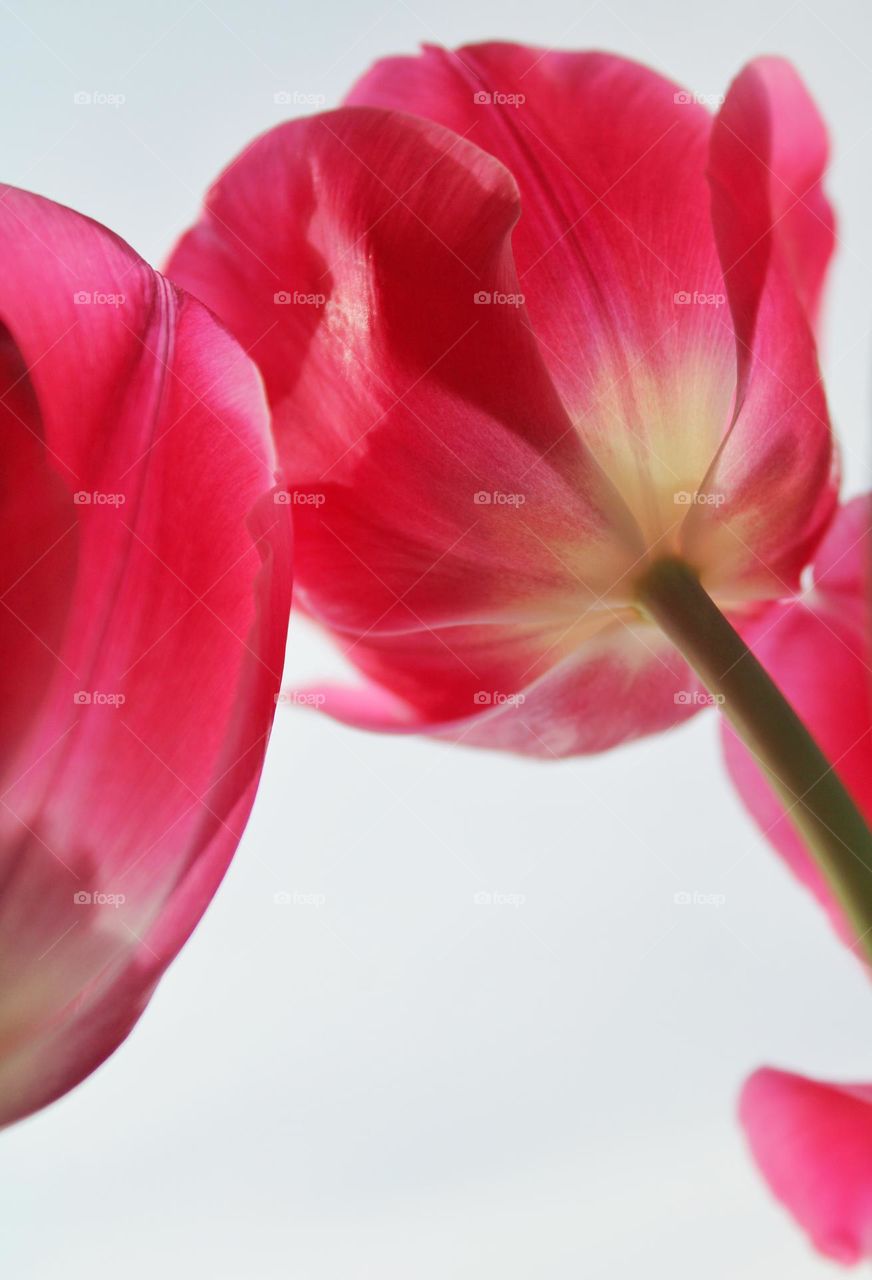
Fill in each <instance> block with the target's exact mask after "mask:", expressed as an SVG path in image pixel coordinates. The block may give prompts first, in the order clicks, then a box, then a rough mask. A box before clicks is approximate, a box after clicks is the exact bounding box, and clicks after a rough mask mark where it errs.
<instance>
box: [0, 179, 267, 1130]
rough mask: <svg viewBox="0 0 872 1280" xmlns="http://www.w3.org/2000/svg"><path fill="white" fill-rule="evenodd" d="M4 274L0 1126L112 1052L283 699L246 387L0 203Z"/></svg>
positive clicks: (152, 308) (188, 924)
mask: <svg viewBox="0 0 872 1280" xmlns="http://www.w3.org/2000/svg"><path fill="white" fill-rule="evenodd" d="M0 252H2V257H3V265H4V269H3V275H2V280H0V313H2V316H3V320H4V324H5V340H4V345H3V348H2V352H3V356H4V360H3V364H2V375H3V378H4V384H5V385H4V388H3V390H4V391H5V392H6V395H4V396H3V406H4V410H5V421H4V440H5V448H6V450H7V457H8V458H9V460H10V465H11V467H12V472H13V475H14V476H16V478H17V479H19V480H21V481H22V482H24V481H26V482H27V483H28V484H29V485H30V486H31V487H32V491H33V494H34V504H33V508H32V509H31V510H30V511H29V512H22V510H21V502H20V498H19V497H18V494H17V491H16V488H15V487H13V488H12V490H11V492H9V493H8V494H7V493H4V495H3V501H2V503H0V519H2V521H3V522H4V525H5V527H6V529H7V531H9V532H10V533H14V535H15V538H14V541H13V545H15V548H16V550H15V555H14V558H13V560H12V563H11V565H10V564H7V566H5V568H4V581H3V588H4V592H3V596H2V602H3V609H2V611H0V631H2V639H3V651H4V655H6V658H7V661H6V662H5V663H4V667H5V668H6V669H5V670H4V680H8V681H9V684H10V685H11V686H12V694H13V696H12V700H11V702H10V703H9V704H7V702H6V699H5V696H4V699H3V708H4V711H6V712H9V714H8V715H7V716H6V718H5V720H4V729H3V733H4V747H5V748H6V753H5V759H4V769H3V779H2V791H3V795H2V808H0V961H2V968H3V971H4V973H6V974H7V975H8V982H7V984H6V985H5V987H4V990H3V992H2V994H0V1123H3V1122H9V1121H11V1120H14V1119H17V1118H19V1117H21V1116H23V1115H26V1114H27V1113H28V1112H30V1111H32V1110H34V1109H36V1108H37V1107H40V1106H43V1105H45V1104H46V1103H47V1102H49V1101H51V1100H52V1099H53V1098H55V1097H57V1096H58V1095H59V1094H60V1093H62V1092H64V1091H65V1090H67V1089H69V1088H70V1087H71V1086H72V1085H74V1084H75V1083H76V1082H77V1081H78V1080H80V1079H81V1078H82V1077H83V1076H84V1075H86V1074H87V1073H88V1072H89V1071H91V1070H92V1069H93V1068H94V1067H95V1066H96V1065H97V1064H98V1063H99V1062H100V1061H102V1059H103V1058H105V1057H106V1056H107V1054H109V1053H111V1052H112V1050H113V1049H114V1048H115V1047H116V1046H117V1044H118V1043H119V1041H120V1040H121V1039H122V1038H123V1037H124V1035H126V1034H127V1032H128V1031H129V1029H130V1027H131V1026H132V1025H133V1023H134V1022H135V1021H136V1019H137V1017H138V1016H139V1014H140V1013H141V1011H142V1008H143V1007H144V1005H145V1003H146V1001H147V999H148V997H149V995H150V993H151V990H152V989H153V987H154V985H155V983H156V981H157V980H158V978H159V977H160V975H161V973H162V972H163V970H164V969H165V967H166V966H167V964H168V963H169V962H170V960H172V958H173V956H174V955H175V954H176V952H177V951H178V949H179V947H180V946H181V945H182V943H183V942H184V940H185V938H186V937H187V935H188V934H189V933H190V931H191V929H192V928H193V927H194V925H195V924H196V922H197V920H198V919H199V917H200V915H201V914H202V911H203V910H204V908H205V906H206V905H207V904H208V901H209V899H210V897H211V895H212V893H213V892H214V890H215V888H216V886H217V884H218V882H219V881H220V879H221V876H222V874H223V872H224V870H225V869H226V866H227V864H228V862H229V860H230V857H231V856H232V854H233V851H234V849H235V847H236V844H237V842H238V840H239V838H240V836H241V834H242V831H243V828H244V825H245V821H246V818H247V816H248V812H249V809H250V807H251V803H252V800H253V798H254V791H255V787H256V783H257V779H258V776H259V773H260V769H261V764H262V761H263V754H264V749H265V745H266V740H267V737H268V735H269V731H270V726H271V722H272V716H273V712H274V695H275V692H276V691H277V690H278V687H279V683H280V677H281V664H282V657H283V648H284V636H285V630H286V624H287V614H288V608H289V592H290V530H289V521H288V512H287V509H286V507H285V506H283V505H280V504H276V503H275V502H274V501H273V489H274V487H275V478H274V459H273V456H272V450H271V444H270V440H269V419H268V413H267V409H266V405H265V402H264V398H263V394H262V389H261V385H260V380H259V378H258V375H257V372H256V370H255V369H254V366H253V365H252V363H251V362H250V361H249V360H248V359H247V358H246V357H245V355H244V354H243V352H242V351H241V350H240V349H239V348H238V346H237V345H236V343H235V342H234V341H233V339H231V338H230V337H229V335H228V334H227V333H226V331H225V330H223V329H222V328H221V327H220V326H219V325H218V324H217V323H216V321H215V320H214V319H213V318H212V317H211V316H210V315H209V314H208V312H207V311H206V310H205V308H204V307H203V306H202V305H201V304H200V303H199V302H196V301H194V300H193V299H191V298H189V297H186V296H185V295H184V294H181V293H180V292H179V291H178V290H176V289H175V288H174V287H173V286H171V285H170V284H168V282H167V281H166V280H164V279H163V278H162V277H161V276H159V275H158V274H157V273H156V272H154V271H152V270H151V269H150V268H149V267H148V266H147V265H146V264H145V263H144V262H143V261H142V260H141V259H140V258H138V257H137V256H136V254H134V253H133V251H132V250H131V249H129V248H128V246H126V245H125V244H124V243H123V242H122V241H120V240H119V239H118V238H117V237H115V236H113V235H112V234H111V233H110V232H108V231H106V230H105V228H102V227H100V226H99V225H97V224H96V223H94V222H91V221H90V220H89V219H87V218H84V217H81V216H80V215H78V214H75V213H73V212H71V211H70V210H68V209H64V208H62V207H60V206H58V205H55V204H52V203H51V202H49V201H46V200H42V199H40V198H39V197H36V196H32V195H28V194H26V193H24V192H19V191H15V190H11V189H8V188H7V189H5V190H4V191H3V197H2V200H0ZM34 660H36V662H35V670H36V671H38V673H39V687H36V685H35V683H34V681H33V680H31V681H30V682H29V683H26V684H23V687H22V689H19V690H18V691H17V692H16V689H15V683H16V678H17V673H18V672H19V671H25V672H26V671H27V670H28V669H30V670H33V669H34V668H32V667H31V663H33V662H34ZM9 671H12V672H13V673H15V675H14V676H13V677H11V678H10V676H9Z"/></svg>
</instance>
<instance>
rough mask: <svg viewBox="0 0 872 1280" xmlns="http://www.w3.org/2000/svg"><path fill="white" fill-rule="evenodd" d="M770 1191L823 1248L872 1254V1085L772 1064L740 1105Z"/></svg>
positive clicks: (855, 1257) (830, 1252)
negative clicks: (822, 1079) (832, 1080)
mask: <svg viewBox="0 0 872 1280" xmlns="http://www.w3.org/2000/svg"><path fill="white" fill-rule="evenodd" d="M740 1114H741V1119H742V1124H743V1125H744V1127H745V1131H746V1133H747V1135H748V1140H749V1142H750V1144H751V1150H752V1151H753V1153H754V1157H755V1159H756V1161H757V1163H758V1165H759V1166H760V1169H761V1171H762V1173H763V1176H764V1177H765V1178H766V1181H767V1182H768V1183H769V1186H770V1187H771V1189H772V1191H773V1193H774V1194H775V1195H776V1196H777V1197H778V1199H779V1200H780V1201H781V1203H782V1204H783V1205H784V1206H785V1208H786V1209H788V1210H789V1211H790V1213H791V1214H793V1216H794V1218H796V1220H797V1222H798V1223H799V1224H800V1226H801V1227H802V1228H803V1229H804V1230H805V1231H806V1232H808V1235H809V1236H810V1238H811V1241H812V1243H813V1244H814V1245H815V1247H816V1248H817V1249H819V1250H820V1251H821V1253H823V1254H826V1256H827V1257H829V1258H834V1259H835V1260H836V1261H837V1262H843V1263H848V1264H850V1263H855V1262H859V1261H860V1259H861V1258H862V1257H864V1256H869V1254H870V1253H872V1085H868V1084H867V1085H833V1084H824V1083H819V1082H818V1081H816V1080H809V1079H806V1078H805V1077H804V1076H797V1075H793V1074H791V1073H789V1072H786V1071H775V1070H772V1069H771V1068H767V1069H765V1070H762V1071H757V1072H755V1073H754V1075H752V1076H751V1077H750V1079H749V1080H748V1081H747V1082H746V1084H745V1087H744V1090H743V1092H742V1100H741V1106H740Z"/></svg>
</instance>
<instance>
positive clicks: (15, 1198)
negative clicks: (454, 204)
mask: <svg viewBox="0 0 872 1280" xmlns="http://www.w3.org/2000/svg"><path fill="white" fill-rule="evenodd" d="M494 36H499V37H503V38H514V39H519V40H526V41H529V42H534V43H538V44H541V45H558V46H562V47H568V48H569V47H582V46H601V47H605V48H610V49H615V50H619V51H622V52H624V53H627V54H630V55H633V56H635V57H637V58H640V59H643V60H645V61H648V62H650V63H653V64H654V65H656V66H658V67H660V68H662V69H664V70H666V71H669V72H671V73H672V74H674V75H675V76H676V77H677V78H679V79H681V80H683V81H684V82H685V83H686V84H687V85H688V87H690V88H692V89H694V90H696V91H698V92H700V93H720V92H723V90H724V88H725V86H726V84H727V82H728V80H729V78H730V77H731V76H732V75H733V74H734V73H735V72H736V71H737V70H738V68H739V66H740V65H741V64H742V62H743V61H744V60H745V59H747V58H748V57H749V56H751V55H753V54H756V53H759V52H763V51H773V52H782V53H785V54H787V55H789V56H791V57H792V58H793V59H794V60H795V61H796V63H797V64H798V66H799V67H800V69H801V71H802V72H803V73H804V74H805V76H806V77H807V79H808V81H809V82H810V84H811V86H812V88H813V90H814V91H815V93H816V94H817V96H818V99H819V101H820V102H821V104H822V105H823V108H824V110H825V113H826V115H827V117H828V119H829V121H830V122H831V125H832V131H833V136H834V139H835V145H836V156H835V165H834V169H833V178H832V190H833V192H834V193H835V196H836V199H837V202H838V207H839V210H840V215H841V240H842V243H841V248H840V253H839V258H838V264H837V267H836V274H835V282H834V287H833V289H832V291H831V295H830V306H829V320H828V326H827V342H826V353H825V355H826V364H827V372H828V377H829V384H830V391H831V398H832V404H833V409H834V417H835V420H836V422H837V425H838V428H839V431H840V433H841V435H842V439H843V442H844V444H845V448H846V474H847V479H848V483H849V489H850V490H851V491H852V492H854V491H857V490H858V489H859V488H861V487H862V486H863V485H865V484H868V483H869V481H870V475H869V467H868V465H867V461H868V460H867V446H866V435H867V430H868V423H869V417H870V415H869V399H870V395H869V385H868V384H869V378H868V373H867V369H868V364H869V353H870V346H872V341H870V333H869V328H870V314H872V296H870V282H872V199H870V197H872V191H870V173H872V166H870V153H872V115H870V107H872V65H870V64H872V47H870V44H872V42H870V21H869V16H868V6H867V5H866V4H865V3H864V2H863V0H857V2H856V3H853V4H852V3H840V2H839V0H814V3H813V4H808V3H805V2H804V0H799V3H790V0H778V2H777V3H776V2H775V0H739V2H736V0H733V2H731V3H729V4H717V5H712V4H709V5H707V6H706V5H702V4H700V3H699V2H698V0H659V2H658V3H656V4H652V3H651V2H650V0H608V2H606V0H600V2H599V3H593V4H590V5H589V6H587V7H585V4H584V0H580V3H576V2H574V0H535V3H532V4H531V3H529V0H526V2H525V3H507V2H506V0H476V2H475V3H470V0H447V2H438V3H437V0H412V2H411V3H407V0H396V2H395V3H389V2H383V0H376V2H375V3H365V4H352V3H351V0H317V2H315V3H305V4H302V3H300V4H296V5H291V4H288V3H279V2H278V0H276V2H275V3H266V2H263V0H262V2H260V3H255V2H253V0H209V3H206V2H205V0H193V3H190V4H189V3H186V0H149V2H148V3H128V4H118V3H117V0H116V3H110V2H109V0H94V2H93V3H90V4H85V3H70V2H69V0H67V2H61V0H57V2H55V3H47V2H46V0H42V2H41V3H26V2H25V0H8V2H7V0H0V50H2V52H0V59H2V75H0V99H2V105H3V112H2V139H3V146H2V174H0V176H2V178H3V179H5V180H7V181H10V182H13V183H16V184H18V185H20V186H25V187H30V188H32V189H35V190H36V191H39V192H42V193H44V194H46V195H49V196H52V197H54V198H55V199H57V200H61V201H63V202H65V203H68V204H71V205H73V206H75V207H77V208H79V209H81V210H83V211H84V212H87V213H90V214H92V215H94V216H95V217H97V218H99V219H101V220H103V221H104V222H106V223H108V225H109V226H111V227H113V228H114V229H115V230H117V231H118V232H120V233H121V235H123V236H124V237H126V238H127V239H128V240H129V241H131V242H132V243H133V244H134V245H135V246H136V247H137V248H138V249H139V250H140V251H141V252H142V253H143V254H144V255H145V256H147V257H149V258H150V259H151V260H152V261H155V262H158V263H159V262H160V261H161V260H162V259H163V258H164V256H165V253H166V251H167V250H168V248H169V246H170V244H171V243H172V240H173V238H174V236H175V235H176V234H177V233H178V232H179V231H180V230H181V229H182V228H183V227H184V226H185V225H186V223H187V222H189V221H190V220H191V219H192V218H193V216H194V214H195V211H196V208H197V205H198V201H199V198H200V196H201V194H202V192H203V190H204V188H205V187H206V185H207V183H208V182H209V180H210V179H211V178H212V177H213V176H214V175H215V174H216V173H217V171H218V170H219V168H220V167H221V166H223V165H224V164H225V163H226V162H227V161H228V159H229V158H230V157H231V156H232V155H233V154H234V153H235V152H236V151H237V149H238V148H239V147H241V146H242V145H243V144H244V143H246V142H247V141H248V140H249V139H250V138H251V136H252V135H254V134H255V133H257V132H259V131H261V130H263V129H265V128H267V127H268V126H270V125H271V124H273V123H275V122H277V121H278V120H279V119H281V118H282V117H283V115H285V114H287V113H288V111H287V109H286V108H282V107H279V106H276V105H275V102H274V94H275V93H276V92H277V91H280V90H286V91H288V92H291V93H293V92H296V93H298V94H322V95H324V99H325V102H326V104H327V105H328V106H329V105H334V104H335V103H337V102H338V100H339V98H340V97H341V95H342V93H343V92H344V90H345V89H346V87H347V86H348V85H349V84H350V82H351V80H352V79H353V78H354V77H355V76H356V75H357V74H358V73H359V72H360V71H362V70H363V69H364V68H365V67H366V66H367V64H368V63H369V62H370V61H371V60H372V59H374V58H375V57H377V56H379V55H381V54H385V53H390V52H395V51H407V50H411V49H413V48H414V47H415V45H416V44H417V43H418V42H419V41H420V40H434V41H439V42H442V43H446V44H456V43H461V42H464V41H469V40H473V39H477V38H485V37H494ZM82 91H83V92H91V93H94V92H97V93H106V94H123V95H125V102H124V103H123V105H120V106H116V107H112V106H98V105H93V104H92V105H90V106H74V104H73V97H74V94H75V93H76V92H82ZM304 109H308V108H304ZM335 667H336V661H335V659H334V657H333V655H332V653H331V651H330V649H329V647H328V646H327V644H326V643H325V642H324V641H322V640H321V639H320V638H319V637H317V636H314V635H312V634H311V633H309V632H307V631H306V630H305V629H304V627H302V626H301V625H300V624H299V623H296V624H295V627H294V631H293V639H292V644H291V651H290V655H289V672H290V674H291V675H292V676H293V677H297V676H300V675H315V674H323V673H324V672H325V671H328V670H332V669H334V668H335ZM281 890H287V891H289V892H290V893H294V892H297V893H300V894H306V893H308V894H318V895H323V897H324V899H325V900H324V901H323V903H322V904H321V905H319V906H313V905H277V904H276V903H275V902H274V894H275V893H276V892H277V891H281ZM682 890H688V891H694V890H696V891H699V892H701V893H716V894H721V895H723V896H724V898H725V902H724V903H723V905H721V906H719V907H714V906H696V907H694V906H678V905H676V904H675V901H674V895H675V894H676V892H680V891H682ZM478 891H490V892H498V893H503V894H522V895H524V902H523V903H522V904H521V905H520V906H515V907H510V906H503V907H487V906H479V905H476V904H475V903H474V901H473V898H474V894H475V893H476V892H478ZM761 1062H770V1063H776V1064H780V1065H785V1066H792V1067H795V1068H797V1069H800V1070H805V1071H809V1072H811V1073H820V1074H822V1075H827V1074H831V1075H833V1076H843V1077H856V1078H859V1079H864V1078H865V1079H872V995H870V992H869V990H868V987H867V984H866V982H865V980H864V978H863V976H862V974H861V971H860V967H859V965H858V964H857V963H856V961H854V960H853V959H852V958H851V957H850V956H848V955H847V954H845V953H844V952H843V951H842V949H841V948H840V946H839V945H838V944H837V943H836V942H835V941H834V939H833V938H832V936H831V935H830V933H829V931H828V928H827V926H826V925H825V923H824V922H823V920H822V919H821V917H820V915H819V913H818V911H817V910H816V909H815V907H814V906H813V905H812V904H811V903H810V902H809V901H808V900H807V899H806V897H805V896H804V895H803V894H802V892H801V891H800V890H799V889H797V888H796V887H795V886H794V884H793V883H792V882H791V880H790V879H789V877H788V876H787V874H786V873H785V872H784V871H783V870H782V868H781V866H780V865H779V864H778V862H777V861H776V859H775V857H774V856H773V855H772V854H771V853H770V851H769V850H768V849H767V848H766V847H765V846H764V844H763V842H762V841H761V840H760V839H759V838H758V837H757V836H756V834H755V832H754V831H753V830H752V828H751V826H750V823H749V822H748V820H747V819H746V817H745V816H744V814H743V813H742V812H741V811H740V809H739V806H738V804H737V802H736V800H735V798H734V797H733V795H732V794H731V791H730V788H729V786H728V783H727V781H726V779H725V777H724V774H723V772H722V770H721V765H720V759H719V752H718V742H717V732H716V723H715V720H714V718H713V716H712V715H711V714H710V715H708V716H702V717H700V718H699V719H698V720H697V721H696V722H694V723H693V724H691V725H690V726H689V727H686V728H684V729H682V730H681V731H679V732H676V733H673V734H672V735H669V736H667V737H664V738H661V739H659V740H657V741H654V742H648V743H645V744H642V745H638V746H634V747H631V748H629V749H624V750H621V751H619V752H616V753H613V754H611V755H609V756H608V757H605V758H600V759H593V760H590V761H579V762H576V763H567V764H562V765H550V766H549V765H538V766H537V765H535V764H525V763H519V762H516V761H513V760H510V759H504V758H500V757H496V756H488V755H485V754H475V753H473V752H471V751H462V750H456V751H455V750H452V749H450V748H445V747H440V746H435V745H432V744H430V743H427V742H424V741H409V740H406V739H404V740H400V741H396V740H394V741H392V740H390V739H379V738H377V737H365V736H362V735H358V734H353V733H351V732H350V731H347V730H343V729H341V728H338V727H336V726H334V725H332V724H330V723H329V722H328V721H326V720H321V719H319V718H318V717H317V716H316V715H311V714H306V713H305V712H299V711H293V710H291V709H290V708H287V707H283V708H281V709H280V714H279V716H278V723H277V728H276V733H275V736H274V739H273V743H272V746H271V749H270V754H269V759H268V764H267V770H266V777H265V781H264V786H263V789H262V792H261V795H260V798H259V800H258V804H257V808H256V811H255V815H254V818H253V820H252V823H251V826H250V828H249V831H248V834H247V836H246V839H245V841H244V843H243V845H242V847H241V849H240V851H239V855H238V857H237V859H236V862H235V864H234V867H233V869H232V871H231V873H230V875H229V876H228V878H227V881H226V882H225V885H224V887H223V889H222V891H221V892H220V894H219V895H218V898H217V899H216V901H215V903H214V905H213V907H212V909H211V910H210V911H209V913H208V915H207V917H206V919H205V921H204V923H203V925H202V926H201V928H200V929H199V930H198V931H197V933H196V935H195V937H194V939H193V941H192V942H191V944H190V946H189V947H188V949H187V950H186V951H185V953H184V954H183V955H182V957H181V958H180V960H179V961H178V962H177V963H176V964H175V966H174V967H173V969H172V970H171V972H170V974H169V975H168V977H167V978H166V980H165V982H164V984H163V986H162V987H161V989H160V991H159V993H158V995H157V997H156V999H155V1000H154V1002H153V1004H152V1005H151V1007H150V1009H149V1010H148V1012H147V1014H146V1016H145V1017H144V1018H143V1020H142V1022H141V1023H140V1025H139V1026H138V1027H137V1029H136V1031H135V1032H134V1034H133V1035H132V1037H131V1038H130V1040H129V1042H128V1043H127V1044H126V1045H125V1046H123V1047H122V1049H121V1050H120V1051H119V1052H118V1053H117V1055H116V1056H115V1057H114V1059H112V1060H111V1061H110V1062H109V1063H108V1064H107V1065H105V1066H104V1067H103V1068H102V1069H101V1070H100V1071H98V1072H97V1074H96V1075H95V1076H93V1077H92V1078H91V1079H90V1080H88V1081H87V1082H86V1083H85V1084H84V1085H83V1086H81V1087H80V1088H79V1089H78V1090H76V1091H75V1092H74V1093H73V1094H72V1095H71V1096H69V1097H67V1098H66V1099H64V1100H63V1101H61V1102H60V1103H59V1104H57V1105H55V1106H54V1107H52V1108H50V1109H49V1110H48V1111H47V1112H45V1113H43V1114H42V1115H39V1116H37V1117H35V1118H33V1119H31V1120H30V1121H28V1122H26V1123H24V1124H23V1125H21V1126H19V1127H18V1128H16V1129H14V1130H12V1131H10V1132H8V1133H6V1134H5V1135H3V1138H2V1148H0V1204H2V1211H0V1214H2V1220H3V1222H2V1229H3V1232H4V1239H3V1243H2V1247H0V1253H2V1262H3V1266H4V1273H5V1274H8V1275H9V1276H10V1277H11V1276H15V1277H16V1280H37V1278H38V1280H55V1277H64V1280H78V1278H79V1277H81V1278H82V1280H84V1278H86V1277H87V1280H115V1278H116V1277H125V1280H152V1277H153V1276H155V1275H167V1276H170V1277H173V1280H175V1278H176V1277H178V1278H180V1280H181V1278H187V1277H209V1280H278V1278H279V1277H281V1278H282V1280H285V1278H291V1280H444V1278H445V1277H458V1278H460V1280H481V1277H483V1276H487V1277H491V1276H492V1277H500V1278H501V1280H521V1278H522V1277H523V1278H524V1280H526V1278H527V1277H533V1276H535V1277H540V1276H541V1277H549V1280H564V1277H567V1278H568V1277H578V1276H585V1277H614V1278H621V1280H623V1278H624V1277H627V1278H630V1277H632V1278H633V1280H636V1278H637V1277H639V1276H642V1275H645V1276H656V1277H661V1276H662V1277H669V1278H670V1280H685V1278H686V1280H698V1277H699V1276H706V1277H707V1280H720V1278H722V1277H723V1278H725V1280H726V1278H727V1277H729V1278H730V1280H734V1278H735V1277H761V1278H762V1277H766V1280H771V1278H772V1277H776V1276H778V1277H780V1276H786V1275H790V1276H791V1277H794V1278H795V1280H804V1278H806V1277H820V1276H825V1275H828V1274H832V1270H831V1268H830V1267H829V1266H828V1265H827V1264H826V1263H824V1262H822V1261H820V1260H818V1259H817V1258H816V1257H814V1256H813V1255H812V1254H811V1253H810V1251H809V1250H808V1249H807V1247H806V1245H805V1243H804V1241H803V1240H802V1239H801V1237H800V1236H799V1234H798V1233H797V1232H796V1231H795V1230H794V1228H793V1227H792V1225H791V1224H790V1223H789V1222H788V1220H787V1218H786V1217H784V1216H783V1215H782V1213H781V1212H780V1210H778V1209H777V1207H776V1206H774V1205H773V1204H772V1203H771V1202H770V1200H769V1198H768V1196H767V1194H766V1192H765V1190H764V1188H763V1187H762V1185H761V1184H760V1182H759V1181H758V1179H757V1176H756V1174H755V1173H754V1171H753V1169H752V1168H751V1166H750V1163H749V1161H748V1159H747V1157H746V1154H745V1151H744V1149H743V1145H742V1140H741V1136H740V1133H739V1131H738V1129H737V1126H736V1123H735V1120H734V1108H735V1098H736V1094H737V1090H738V1087H739V1084H740V1082H741V1080H742V1078H743V1076H744V1075H745V1074H746V1073H747V1072H748V1071H749V1070H750V1069H752V1068H753V1067H754V1066H755V1065H757V1064H759V1063H761Z"/></svg>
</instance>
